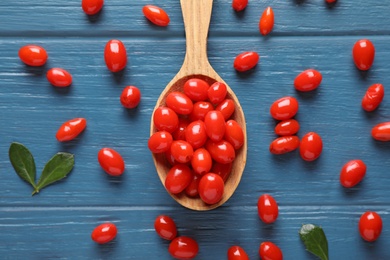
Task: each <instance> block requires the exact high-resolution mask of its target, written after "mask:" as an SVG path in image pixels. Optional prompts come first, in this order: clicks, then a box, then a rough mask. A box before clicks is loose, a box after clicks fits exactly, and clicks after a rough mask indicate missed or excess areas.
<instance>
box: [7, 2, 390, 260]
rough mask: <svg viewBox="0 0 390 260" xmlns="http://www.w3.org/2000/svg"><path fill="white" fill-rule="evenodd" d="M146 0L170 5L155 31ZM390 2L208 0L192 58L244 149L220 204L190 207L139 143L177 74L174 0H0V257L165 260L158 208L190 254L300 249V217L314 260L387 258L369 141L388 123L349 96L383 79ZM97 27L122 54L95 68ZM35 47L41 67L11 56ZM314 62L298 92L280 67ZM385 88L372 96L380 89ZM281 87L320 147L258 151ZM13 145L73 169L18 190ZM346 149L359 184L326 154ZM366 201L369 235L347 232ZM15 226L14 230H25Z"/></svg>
mask: <svg viewBox="0 0 390 260" xmlns="http://www.w3.org/2000/svg"><path fill="white" fill-rule="evenodd" d="M150 3H152V4H158V5H160V6H161V7H163V8H164V9H166V10H167V11H168V13H169V15H170V17H171V24H170V25H169V26H168V28H157V27H155V26H153V25H151V24H150V23H149V22H147V21H146V19H145V18H144V17H143V15H142V12H141V9H142V6H143V5H145V4H150ZM268 5H271V6H272V7H273V8H274V11H275V21H276V25H275V28H274V31H273V32H272V33H271V35H270V36H269V37H266V38H264V37H261V36H260V34H259V32H258V28H257V24H258V19H259V17H260V14H261V12H262V10H263V9H264V8H265V7H266V6H268ZM389 12H390V5H389V4H388V2H387V1H379V0H375V1H370V2H368V1H353V2H352V1H344V0H339V1H338V3H337V4H336V5H335V6H334V7H333V8H329V7H328V6H327V5H326V4H324V3H323V1H311V0H307V1H279V0H278V1H276V0H275V1H268V2H260V1H252V2H250V3H249V5H248V8H247V10H246V11H245V12H244V13H240V14H236V13H234V11H233V10H232V8H231V3H230V1H227V0H226V1H218V0H214V6H213V13H212V19H211V24H210V33H209V40H208V56H209V60H210V63H211V65H212V66H213V68H214V69H215V70H216V72H217V73H218V74H219V75H220V76H221V77H222V78H223V79H224V80H225V81H226V82H227V83H228V84H229V86H230V87H232V89H233V90H234V91H235V93H236V95H237V97H238V98H239V100H240V102H241V105H242V107H243V110H244V112H245V114H246V120H247V133H248V135H247V138H248V158H247V165H246V168H245V172H244V175H243V178H242V180H241V183H240V185H239V186H238V189H237V191H236V193H235V194H234V195H233V197H232V198H231V199H230V200H229V201H228V202H227V203H226V204H225V205H223V206H222V207H220V208H218V209H216V210H213V211H210V212H193V211H189V210H187V209H185V208H183V207H181V206H180V205H178V204H177V203H176V202H175V201H174V200H173V199H172V198H171V197H170V196H169V195H168V194H167V193H166V192H165V190H164V187H163V186H162V185H161V182H160V181H159V180H158V178H157V175H156V172H155V168H154V165H153V161H152V156H151V154H150V152H149V151H148V149H147V145H146V143H147V139H148V137H149V126H150V125H149V123H150V117H151V114H152V111H153V107H154V104H155V102H156V101H157V98H158V96H159V94H160V92H161V91H162V90H163V88H164V87H165V86H166V85H167V84H168V82H169V81H170V80H171V79H172V78H173V76H174V75H175V74H176V73H177V72H178V71H179V69H180V67H181V64H182V63H183V59H184V54H185V39H184V28H183V20H182V18H181V11H180V5H179V2H178V1H174V0H167V1H164V3H159V2H158V1H150V2H149V1H145V0H141V1H135V2H134V3H130V2H123V1H119V0H112V1H106V3H105V6H104V9H103V12H102V13H101V14H100V16H98V17H94V18H89V19H88V17H87V16H86V15H85V14H84V13H82V11H81V7H80V2H79V1H76V0H74V1H67V2H64V1H42V0H37V1H27V0H21V1H11V0H5V1H4V0H3V1H1V2H0V25H1V26H0V109H1V112H0V141H1V142H0V174H1V181H0V226H1V230H2V232H0V241H2V243H1V244H0V253H1V255H2V256H4V257H2V258H4V259H26V258H28V259H76V258H77V259H156V258H157V257H158V258H159V259H169V255H168V252H167V247H168V243H167V242H166V241H162V240H161V239H159V238H158V236H157V235H156V234H155V233H154V230H153V221H154V218H155V217H156V216H157V215H158V214H168V215H171V216H172V217H173V218H174V219H175V220H176V222H177V225H178V227H179V232H180V234H182V235H190V236H192V237H194V238H195V239H196V240H197V241H198V242H199V244H200V248H201V250H200V255H199V257H198V259H225V257H226V251H227V248H228V247H229V246H230V245H233V244H239V245H241V246H243V247H244V248H245V250H246V251H247V252H248V253H249V255H250V257H251V259H257V258H258V256H257V250H258V246H259V244H260V242H261V241H264V240H271V241H274V242H275V243H277V244H278V245H280V247H281V248H282V250H283V252H284V256H285V259H315V258H314V257H312V256H311V255H310V254H308V253H307V252H305V250H304V247H303V246H302V243H301V242H300V241H299V237H298V233H297V232H298V230H299V228H300V226H301V224H303V223H309V222H312V223H315V224H318V225H321V226H323V227H324V230H325V233H326V234H327V237H328V241H329V249H330V257H331V258H330V259H380V260H382V259H389V258H390V249H389V248H388V244H389V241H390V231H389V226H390V201H389V196H390V193H389V185H390V179H389V177H388V173H389V169H390V160H389V159H388V158H389V154H390V143H381V142H376V141H374V140H373V139H372V138H371V136H370V131H371V128H372V126H373V125H375V124H377V123H379V122H383V121H390V116H389V115H390V112H389V111H390V105H389V104H390V97H389V96H388V95H387V94H385V98H384V100H383V103H382V104H381V106H380V107H379V109H378V110H377V111H375V112H372V113H366V112H364V111H363V110H362V109H361V107H360V102H361V98H362V97H363V94H364V92H365V90H366V89H367V88H368V86H369V85H371V84H373V83H377V82H380V83H382V84H383V85H384V86H385V92H386V91H387V86H390V78H389V75H390V67H389V66H388V64H389V61H390V52H389V51H388V50H389V47H388V46H389V45H388V43H389V41H390V33H389V32H390V30H389V28H390V27H389V24H390V16H389V15H388V13H389ZM362 37H369V38H370V40H371V41H372V42H373V43H374V45H375V47H376V58H375V62H374V65H373V67H372V68H371V70H370V71H368V72H367V73H361V72H359V71H358V70H357V69H356V68H355V66H354V64H353V62H352V58H351V51H352V45H353V44H354V42H355V41H356V40H358V39H360V38H362ZM111 38H118V39H120V40H122V41H123V42H124V43H125V45H126V48H127V51H128V56H129V64H128V66H127V67H126V69H125V71H124V72H123V73H120V74H112V73H110V72H109V71H108V70H107V68H106V67H105V64H104V59H103V50H104V46H105V44H106V42H107V41H108V40H109V39H111ZM30 43H34V44H40V45H42V46H43V47H45V48H46V50H47V51H48V53H49V60H48V63H47V65H46V66H45V67H43V68H31V67H26V66H24V65H23V64H22V63H21V62H20V60H19V58H18V56H17V52H18V50H19V48H20V47H21V46H23V45H25V44H30ZM247 50H254V51H257V52H259V54H260V56H261V58H260V62H259V65H258V66H257V67H256V68H255V69H254V70H252V71H250V72H249V73H244V74H240V73H237V72H235V71H234V69H233V60H234V57H235V56H236V55H237V54H239V53H240V52H243V51H247ZM51 67H63V68H65V69H67V70H69V71H70V72H71V73H72V75H73V78H74V83H73V84H72V86H71V87H70V88H69V89H66V90H64V89H56V88H53V87H52V86H50V85H49V83H48V82H47V80H46V77H45V73H46V71H47V70H48V69H49V68H51ZM307 68H316V69H318V70H319V71H320V72H321V73H322V75H323V82H322V84H321V85H320V87H319V88H318V90H317V91H315V92H312V93H304V94H302V93H298V92H296V91H295V90H294V88H293V80H294V78H295V76H296V75H297V74H298V73H299V72H301V71H302V70H304V69H307ZM126 85H135V86H137V87H139V88H140V90H141V92H142V101H141V103H140V106H139V107H138V108H137V109H135V110H126V109H124V108H123V107H122V106H121V105H120V103H119V95H120V93H121V91H122V89H123V88H124V87H125V86H126ZM386 93H387V92H386ZM286 95H292V96H294V97H296V98H297V99H298V100H299V102H300V108H299V112H298V115H297V116H296V118H297V120H299V122H300V123H301V130H300V132H299V134H298V135H299V136H300V137H301V136H303V134H304V133H306V132H308V131H316V132H318V133H319V134H320V135H321V136H322V138H323V141H324V150H323V154H322V155H321V157H320V158H319V159H318V160H317V161H315V162H312V163H307V162H304V161H303V160H302V159H301V158H300V157H299V154H298V153H297V152H292V153H290V154H287V155H282V156H273V155H271V154H270V153H269V151H268V146H269V143H270V142H271V141H272V140H273V139H274V138H275V137H276V136H275V134H274V133H273V128H274V126H275V123H276V122H275V121H274V120H273V119H271V117H270V116H269V106H270V105H271V103H272V102H273V101H274V100H276V99H277V98H279V97H282V96H286ZM75 117H85V118H86V119H87V120H88V126H87V129H86V131H85V132H84V133H83V134H82V135H81V136H80V137H79V138H77V139H76V140H74V141H71V142H69V143H58V142H57V141H56V139H55V136H54V135H55V132H56V131H57V129H58V127H59V126H60V125H61V124H62V123H63V122H64V121H66V120H68V119H71V118H75ZM13 141H18V142H21V143H24V144H25V145H26V146H27V147H28V148H29V149H30V150H31V152H32V153H33V154H34V157H35V161H36V164H37V174H38V176H39V175H40V172H41V171H42V168H43V165H44V163H45V162H46V161H47V160H49V158H50V157H51V156H52V155H53V154H55V153H56V152H58V151H67V152H72V153H74V154H75V160H76V164H75V168H74V170H73V171H72V173H71V174H70V175H69V176H68V177H67V178H66V179H65V180H64V181H61V182H60V183H58V184H55V185H52V186H49V187H47V188H45V189H44V190H43V191H42V192H41V193H40V194H38V195H36V196H34V197H31V196H30V193H31V191H32V190H31V188H30V187H29V186H28V185H27V184H25V183H24V182H23V181H21V180H20V179H19V178H18V177H17V176H16V174H15V173H14V171H13V169H12V166H11V164H10V162H9V159H8V147H9V145H10V143H11V142H13ZM102 147H112V148H114V149H116V150H117V151H118V152H120V153H121V154H122V156H123V157H124V158H125V161H126V172H125V174H124V175H123V176H122V177H121V178H113V177H109V176H107V175H106V174H105V173H104V172H103V170H102V169H101V168H100V166H99V164H98V162H97V152H98V151H99V149H100V148H102ZM355 158H360V159H362V160H364V161H365V162H366V164H367V167H368V171H367V175H366V178H365V179H364V181H363V182H362V183H361V184H359V185H358V186H357V187H355V188H353V189H350V190H346V189H344V188H342V187H341V185H340V184H339V182H338V178H339V171H340V169H341V167H342V165H343V164H344V163H345V162H347V161H348V160H350V159H355ZM263 193H270V194H272V195H273V196H274V197H275V199H276V200H277V202H278V203H279V205H280V215H279V219H278V220H277V222H276V223H275V224H273V225H270V226H266V225H264V224H263V223H261V222H260V220H259V219H258V217H257V209H256V203H257V199H258V197H259V196H260V195H261V194H263ZM366 210H376V211H378V213H380V214H381V216H382V218H383V222H384V228H383V232H382V235H381V237H380V239H379V240H378V241H376V242H375V243H370V244H369V243H365V242H363V240H362V239H361V238H360V236H359V234H358V230H357V222H358V219H359V217H360V215H361V214H362V213H363V212H364V211H366ZM102 221H113V222H115V223H116V224H117V225H118V229H119V235H118V238H117V239H116V240H115V241H114V242H113V243H110V244H108V245H106V246H98V245H95V244H94V243H93V242H92V241H91V240H90V233H91V231H92V229H93V228H94V227H95V226H96V225H98V224H100V223H101V222H102ZM26 234H28V236H27V235H26Z"/></svg>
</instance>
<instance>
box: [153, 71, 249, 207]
mask: <svg viewBox="0 0 390 260" xmlns="http://www.w3.org/2000/svg"><path fill="white" fill-rule="evenodd" d="M181 89H183V92H179V91H173V92H170V93H169V94H167V96H166V97H165V101H164V103H165V105H163V106H160V107H158V108H157V109H156V110H155V111H154V113H153V123H154V125H155V127H156V129H157V131H156V132H155V133H154V134H152V136H151V137H150V138H149V141H148V147H149V149H150V151H151V152H153V153H164V154H165V157H166V161H167V163H169V164H170V165H171V168H170V170H169V171H168V173H167V175H166V179H165V188H166V189H167V190H168V191H169V192H170V193H172V194H180V193H182V192H184V193H185V195H187V196H188V197H191V198H193V197H198V196H200V198H201V199H202V200H203V201H204V202H205V203H206V204H215V203H218V202H219V201H220V200H221V199H222V196H223V193H224V181H225V180H226V179H227V178H228V177H229V173H230V169H231V167H232V163H233V161H234V159H235V157H236V151H237V150H239V149H240V148H241V147H242V145H243V144H244V132H243V130H242V128H241V126H240V125H239V124H238V123H237V122H236V121H235V120H233V119H231V116H232V115H233V113H234V111H235V104H234V101H233V100H232V99H230V98H228V97H227V87H226V85H225V84H224V83H222V82H215V83H213V84H212V85H211V86H210V85H209V84H208V83H207V82H206V81H205V80H202V79H200V78H191V79H188V80H187V81H186V82H185V83H184V84H183V86H182V88H181ZM220 169H226V170H224V171H221V170H220ZM214 170H215V171H214Z"/></svg>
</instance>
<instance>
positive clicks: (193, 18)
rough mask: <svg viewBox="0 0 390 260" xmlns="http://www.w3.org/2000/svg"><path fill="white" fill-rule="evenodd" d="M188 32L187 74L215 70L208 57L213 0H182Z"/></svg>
mask: <svg viewBox="0 0 390 260" xmlns="http://www.w3.org/2000/svg"><path fill="white" fill-rule="evenodd" d="M180 4H181V10H182V13H183V20H184V28H185V32H186V55H185V58H184V63H183V68H182V70H183V71H185V72H186V73H187V74H208V73H210V72H212V71H213V69H212V68H211V65H210V63H209V61H208V58H207V34H208V31H209V25H210V18H211V11H212V9H213V0H180Z"/></svg>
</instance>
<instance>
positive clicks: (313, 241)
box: [299, 224, 329, 260]
mask: <svg viewBox="0 0 390 260" xmlns="http://www.w3.org/2000/svg"><path fill="white" fill-rule="evenodd" d="M299 236H300V237H301V240H302V241H303V243H304V244H305V246H306V250H307V251H309V252H310V253H312V254H314V255H316V256H317V257H319V258H320V259H322V260H328V259H329V256H328V240H327V239H326V236H325V232H324V230H323V229H322V228H321V227H319V226H316V225H313V224H305V225H302V227H301V229H300V230H299Z"/></svg>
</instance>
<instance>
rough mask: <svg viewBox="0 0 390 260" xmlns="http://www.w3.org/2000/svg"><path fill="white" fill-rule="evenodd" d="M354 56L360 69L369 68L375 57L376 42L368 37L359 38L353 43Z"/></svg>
mask: <svg viewBox="0 0 390 260" xmlns="http://www.w3.org/2000/svg"><path fill="white" fill-rule="evenodd" d="M352 57H353V61H354V63H355V65H356V67H357V68H358V69H359V70H369V69H370V68H371V66H372V64H373V63H374V58H375V47H374V44H372V42H371V41H370V40H368V39H362V40H358V41H357V42H356V43H355V44H354V45H353V48H352Z"/></svg>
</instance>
